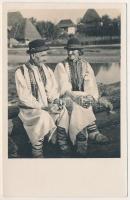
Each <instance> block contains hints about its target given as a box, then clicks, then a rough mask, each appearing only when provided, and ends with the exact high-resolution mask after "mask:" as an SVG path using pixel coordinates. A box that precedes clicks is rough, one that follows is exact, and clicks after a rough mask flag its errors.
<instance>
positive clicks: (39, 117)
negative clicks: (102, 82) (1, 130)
mask: <svg viewBox="0 0 130 200" xmlns="http://www.w3.org/2000/svg"><path fill="white" fill-rule="evenodd" d="M65 48H66V50H67V53H68V57H67V58H66V59H65V60H64V61H63V62H62V63H59V64H57V66H56V68H55V71H54V72H53V71H52V70H51V69H50V68H49V67H48V66H47V65H46V64H45V63H44V60H45V56H46V55H47V51H48V49H49V47H48V46H46V44H45V43H44V41H43V40H39V39H38V40H34V41H32V42H30V43H29V49H28V51H27V53H28V54H29V56H30V59H29V61H28V62H27V63H26V64H23V65H22V66H20V67H18V68H17V70H16V72H15V81H16V89H17V94H18V97H19V107H20V112H19V118H20V119H21V121H22V122H23V126H24V128H25V130H26V132H27V135H28V137H29V139H30V142H31V145H32V155H33V157H34V158H41V157H44V155H43V140H44V137H45V135H47V134H49V137H48V140H49V141H50V140H51V138H52V137H53V135H56V138H57V144H58V146H59V148H60V150H61V151H62V152H66V153H67V152H69V150H70V148H69V143H68V138H69V139H70V140H71V142H72V145H73V146H75V147H76V152H77V153H79V154H81V155H84V154H86V152H87V143H88V138H89V139H90V140H94V141H96V142H97V143H106V142H108V138H107V137H106V136H104V135H103V134H101V133H100V132H99V130H98V128H97V126H96V123H95V121H96V118H95V115H94V113H93V109H92V104H93V102H94V101H98V98H99V93H98V88H97V84H96V79H95V76H94V72H93V70H92V68H91V66H90V64H89V63H88V62H87V61H86V60H85V59H83V58H82V57H81V55H82V54H83V53H82V49H83V47H82V45H81V44H80V41H79V40H78V39H77V38H75V37H72V38H70V39H69V40H68V43H67V46H66V47H65Z"/></svg>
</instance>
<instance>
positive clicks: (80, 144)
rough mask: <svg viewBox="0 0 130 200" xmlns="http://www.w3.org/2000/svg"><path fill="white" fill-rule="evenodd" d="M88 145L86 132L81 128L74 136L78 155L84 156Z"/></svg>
mask: <svg viewBox="0 0 130 200" xmlns="http://www.w3.org/2000/svg"><path fill="white" fill-rule="evenodd" d="M87 147H88V133H87V131H85V130H83V131H81V132H80V133H78V134H77V136H76V153H77V154H79V155H80V156H85V155H86V153H87Z"/></svg>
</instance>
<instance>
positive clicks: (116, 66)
mask: <svg viewBox="0 0 130 200" xmlns="http://www.w3.org/2000/svg"><path fill="white" fill-rule="evenodd" d="M91 66H92V68H93V70H94V73H95V76H96V79H97V82H102V83H105V84H110V83H115V82H118V81H120V63H91Z"/></svg>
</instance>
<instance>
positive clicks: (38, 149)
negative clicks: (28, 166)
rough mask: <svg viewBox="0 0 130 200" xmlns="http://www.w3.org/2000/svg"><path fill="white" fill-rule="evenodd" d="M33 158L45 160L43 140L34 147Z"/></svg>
mask: <svg viewBox="0 0 130 200" xmlns="http://www.w3.org/2000/svg"><path fill="white" fill-rule="evenodd" d="M32 156H33V158H44V156H43V141H42V140H39V141H38V142H37V143H35V144H33V145H32Z"/></svg>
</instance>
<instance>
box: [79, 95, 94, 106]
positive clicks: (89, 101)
mask: <svg viewBox="0 0 130 200" xmlns="http://www.w3.org/2000/svg"><path fill="white" fill-rule="evenodd" d="M93 103H94V98H93V97H92V96H90V95H88V96H83V97H81V104H82V106H83V107H84V108H88V107H89V106H91V105H93Z"/></svg>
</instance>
